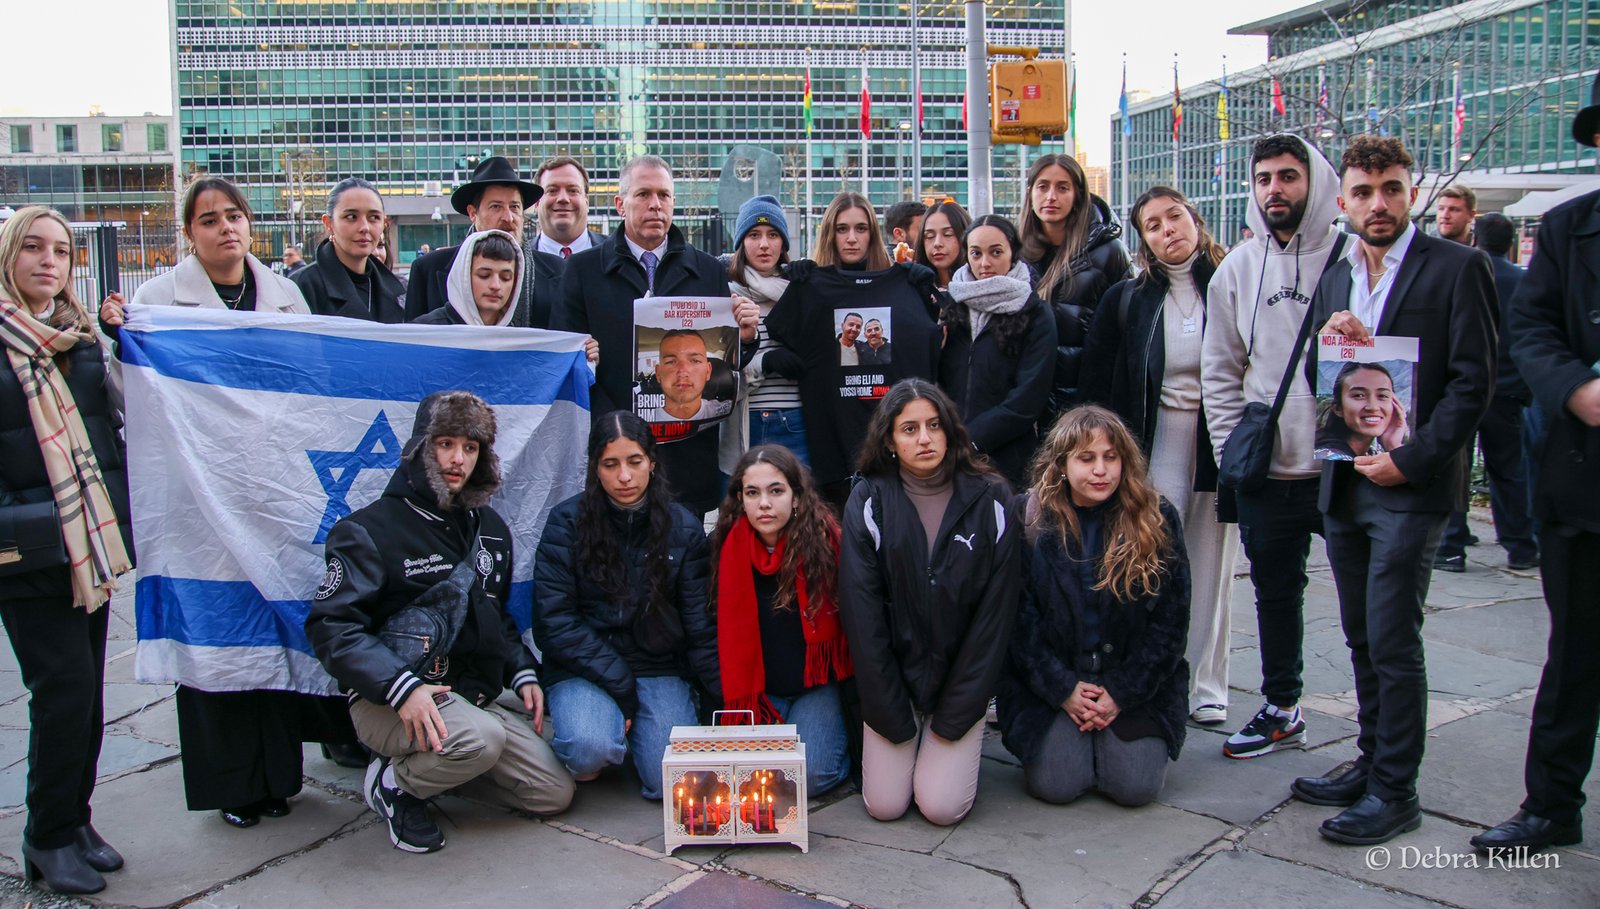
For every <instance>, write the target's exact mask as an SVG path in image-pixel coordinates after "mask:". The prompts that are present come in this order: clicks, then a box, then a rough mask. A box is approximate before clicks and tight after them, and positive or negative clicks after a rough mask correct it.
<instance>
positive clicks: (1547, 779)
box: [1472, 74, 1600, 854]
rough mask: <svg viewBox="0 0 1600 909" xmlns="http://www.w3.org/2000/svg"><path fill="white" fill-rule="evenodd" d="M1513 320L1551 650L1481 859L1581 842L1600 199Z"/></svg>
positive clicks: (1598, 640) (1599, 133) (1594, 122)
mask: <svg viewBox="0 0 1600 909" xmlns="http://www.w3.org/2000/svg"><path fill="white" fill-rule="evenodd" d="M1572 138H1573V139H1575V140H1576V141H1577V142H1578V144H1579V145H1587V146H1590V147H1594V146H1596V145H1597V144H1600V74H1597V75H1596V76H1595V82H1594V87H1593V89H1592V90H1591V92H1590V97H1589V106H1588V107H1585V108H1584V109H1583V110H1581V111H1579V112H1578V116H1577V117H1576V118H1575V119H1574V120H1573V121H1572ZM1536 249H1537V252H1535V253H1534V257H1533V261H1532V262H1531V263H1530V264H1529V266H1528V274H1527V277H1525V278H1523V280H1522V284H1521V285H1520V286H1519V287H1518V288H1517V293H1516V296H1515V297H1513V298H1512V300H1511V308H1510V311H1509V313H1508V315H1507V318H1506V331H1507V332H1508V334H1509V335H1510V336H1511V358H1512V359H1513V360H1515V361H1516V363H1517V368H1518V369H1519V370H1521V372H1522V377H1523V378H1524V379H1525V380H1526V381H1527V383H1528V387H1529V388H1530V389H1531V390H1532V391H1533V396H1534V399H1535V400H1536V402H1537V403H1538V405H1539V407H1540V408H1541V409H1542V410H1543V411H1544V414H1545V421H1546V424H1547V428H1548V435H1547V436H1546V438H1545V444H1544V450H1543V452H1541V454H1540V464H1539V474H1538V478H1537V479H1536V481H1535V486H1534V502H1533V510H1534V514H1535V515H1536V516H1537V517H1538V518H1539V520H1540V521H1541V522H1542V524H1541V529H1540V534H1539V542H1540V544H1541V549H1542V552H1541V553H1540V555H1541V557H1542V565H1541V568H1542V572H1541V575H1542V580H1543V583H1544V598H1545V603H1546V605H1547V606H1548V607H1549V609H1550V650H1549V654H1548V656H1547V657H1546V659H1545V664H1544V675H1543V677H1542V678H1540V680H1539V694H1538V696H1537V697H1535V698H1534V700H1533V728H1532V730H1531V731H1530V732H1529V735H1528V757H1527V763H1526V764H1525V766H1524V769H1523V784H1524V786H1525V787H1526V790H1527V798H1525V799H1523V801H1522V807H1521V809H1520V810H1518V811H1517V813H1516V814H1513V815H1512V816H1511V817H1510V818H1509V819H1507V820H1506V821H1504V822H1503V823H1501V824H1500V825H1498V826H1496V827H1493V828H1490V829H1489V830H1487V831H1485V832H1483V833H1480V834H1478V835H1477V836H1475V837H1473V838H1472V845H1473V846H1474V847H1476V848H1477V849H1478V850H1479V851H1480V852H1487V853H1491V854H1492V853H1493V852H1494V851H1496V850H1508V851H1509V850H1517V849H1525V850H1528V851H1536V850H1540V849H1545V848H1547V847H1550V846H1570V845H1572V844H1574V843H1577V842H1580V841H1581V840H1582V839H1583V820H1582V815H1581V813H1580V812H1581V811H1582V809H1583V802H1584V798H1583V781H1584V778H1585V777H1586V776H1588V773H1589V768H1590V766H1591V764H1592V763H1593V761H1594V748H1595V732H1596V729H1597V728H1600V661H1596V660H1595V658H1594V655H1595V653H1596V652H1600V496H1597V495H1595V494H1594V492H1593V490H1594V488H1595V486H1596V485H1597V484H1600V282H1597V281H1596V278H1600V191H1596V192H1591V193H1588V194H1586V195H1582V196H1579V197H1578V198H1576V199H1572V200H1570V201H1568V202H1565V203H1563V204H1561V205H1558V206H1556V207H1555V208H1552V209H1550V211H1548V212H1546V213H1545V216H1544V219H1543V221H1541V222H1540V224H1539V245H1538V246H1537V247H1536Z"/></svg>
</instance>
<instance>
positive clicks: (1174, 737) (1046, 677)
mask: <svg viewBox="0 0 1600 909" xmlns="http://www.w3.org/2000/svg"><path fill="white" fill-rule="evenodd" d="M1024 523H1025V527H1026V531H1025V537H1026V540H1027V545H1025V546H1024V547H1023V557H1022V574H1023V584H1022V588H1023V589H1022V607H1021V611H1020V612H1019V613H1018V616H1017V622H1016V628H1015V630H1014V633H1013V634H1012V637H1011V648H1010V653H1009V659H1008V660H1007V662H1006V668H1005V672H1004V675H1003V676H1002V678H1001V681H1000V692H999V696H998V701H999V703H998V712H999V718H1000V733H1001V736H1002V740H1003V741H1004V743H1005V746H1006V748H1008V749H1009V750H1010V751H1011V752H1012V753H1013V754H1015V755H1016V756H1017V757H1018V758H1019V759H1020V760H1021V761H1022V769H1023V779H1024V785H1025V786H1026V787H1027V790H1028V793H1029V794H1030V795H1032V796H1033V797H1035V798H1038V799H1041V800H1043V801H1047V802H1053V803H1056V804H1065V803H1067V802H1070V801H1073V800H1074V799H1076V798H1078V797H1079V796H1081V795H1083V794H1084V793H1085V792H1088V791H1089V790H1090V789H1096V790H1099V791H1100V792H1101V793H1102V794H1103V795H1105V796H1106V797H1107V798H1110V799H1111V800H1112V801H1114V802H1117V803H1118V804H1121V805H1128V806H1135V805H1144V804H1147V803H1149V802H1150V801H1152V800H1154V799H1155V797H1156V796H1157V795H1158V794H1159V793H1160V792H1161V787H1162V785H1163V783H1165V781H1166V776H1167V762H1168V761H1169V760H1171V761H1175V760H1177V759H1178V752H1179V750H1180V749H1181V748H1182V747H1183V737H1184V716H1185V714H1186V713H1187V710H1186V708H1185V706H1184V705H1185V703H1186V701H1187V696H1188V684H1189V667H1188V664H1187V662H1186V661H1185V660H1184V658H1183V648H1184V640H1185V635H1186V634H1187V631H1188V625H1189V562H1188V559H1187V557H1186V556H1185V553H1184V548H1183V534H1182V530H1181V527H1180V525H1179V523H1178V513H1177V510H1176V509H1174V508H1173V507H1172V505H1171V504H1170V503H1168V502H1167V501H1165V500H1164V499H1162V498H1161V497H1160V496H1159V495H1157V494H1156V490H1155V488H1154V487H1153V486H1151V485H1150V480H1149V478H1148V477H1147V476H1146V474H1145V461H1144V455H1143V454H1141V453H1140V452H1139V446H1138V445H1137V444H1136V443H1135V442H1134V439H1133V435H1132V434H1131V433H1130V432H1128V429H1127V427H1126V426H1124V425H1122V421H1121V420H1119V419H1117V416H1116V414H1114V413H1112V412H1110V411H1108V410H1106V409H1105V408H1102V407H1095V406H1084V407H1078V408H1074V409H1073V410H1071V411H1068V412H1067V413H1066V414H1065V415H1063V416H1062V417H1061V419H1060V420H1058V421H1057V422H1056V425H1055V428H1053V429H1051V430H1050V435H1049V436H1048V437H1047V438H1046V439H1045V442H1044V445H1043V446H1042V447H1041V448H1040V449H1039V454H1038V457H1037V458H1036V459H1035V460H1034V465H1033V487H1032V488H1031V489H1029V490H1028V494H1027V499H1026V506H1025V508H1024Z"/></svg>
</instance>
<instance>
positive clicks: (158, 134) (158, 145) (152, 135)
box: [145, 123, 167, 152]
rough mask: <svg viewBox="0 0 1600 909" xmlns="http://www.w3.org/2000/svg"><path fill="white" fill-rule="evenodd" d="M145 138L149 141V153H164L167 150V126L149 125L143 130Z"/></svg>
mask: <svg viewBox="0 0 1600 909" xmlns="http://www.w3.org/2000/svg"><path fill="white" fill-rule="evenodd" d="M145 136H146V138H147V139H148V140H149V142H148V144H149V146H150V151H153V152H164V151H166V150H167V124H165V123H152V124H150V125H149V126H148V127H146V129H145Z"/></svg>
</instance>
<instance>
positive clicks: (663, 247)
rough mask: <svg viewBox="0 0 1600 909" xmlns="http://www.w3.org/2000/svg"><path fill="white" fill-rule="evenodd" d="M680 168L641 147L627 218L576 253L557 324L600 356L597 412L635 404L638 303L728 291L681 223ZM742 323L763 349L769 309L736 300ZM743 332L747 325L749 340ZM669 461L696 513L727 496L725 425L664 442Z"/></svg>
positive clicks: (625, 203) (676, 486) (677, 489)
mask: <svg viewBox="0 0 1600 909" xmlns="http://www.w3.org/2000/svg"><path fill="white" fill-rule="evenodd" d="M672 203H673V180H672V167H671V165H669V164H668V163H667V162H666V161H665V160H663V159H661V158H659V157H657V156H655V155H640V156H639V157H637V158H634V159H633V160H631V161H629V162H628V163H627V164H626V165H624V166H623V168H622V175H621V178H620V180H619V185H618V191H617V197H616V206H617V214H618V215H620V216H621V217H622V225H621V226H620V227H618V228H617V230H616V231H615V232H614V233H613V234H612V235H611V236H610V237H607V238H606V240H605V242H603V243H601V244H599V245H598V246H595V247H594V248H592V249H588V250H585V251H583V252H580V253H573V255H572V258H570V259H568V260H567V268H566V272H565V274H564V275H563V277H562V281H561V299H560V301H559V302H557V304H556V307H555V312H554V313H553V314H552V316H551V321H550V327H551V328H554V329H557V330H559V331H572V332H578V333H580V334H586V335H591V336H593V337H594V339H595V340H597V341H599V342H600V364H599V368H598V369H597V371H596V376H595V383H594V387H593V388H592V389H591V390H590V392H589V397H590V406H589V409H590V412H591V413H592V414H593V415H594V417H595V418H596V419H598V418H599V417H601V416H603V415H604V414H606V413H609V412H610V411H613V410H629V411H631V410H632V409H633V385H634V372H635V366H634V354H633V301H634V300H636V299H638V298H640V297H681V296H698V297H726V296H728V272H727V269H726V268H724V267H723V266H722V263H720V262H718V261H717V259H716V257H714V256H711V255H709V254H707V253H705V252H702V251H700V250H698V249H695V248H694V247H693V246H690V245H689V244H688V242H687V241H685V240H684V237H683V232H682V231H680V230H679V229H678V228H676V227H674V226H673V224H672ZM735 302H736V312H737V313H738V315H739V317H740V328H741V329H742V330H744V329H746V325H745V323H746V322H747V321H748V323H749V325H748V329H747V333H748V339H747V340H748V341H750V342H752V343H751V345H750V346H751V347H752V349H753V347H754V344H753V342H754V340H755V328H756V320H757V319H759V317H760V310H759V309H757V307H756V306H755V304H753V303H751V302H750V301H748V300H737V299H736V301H735ZM743 337H744V332H743V331H742V332H741V338H743ZM661 462H662V464H663V465H664V466H665V467H666V473H667V479H668V482H670V483H671V484H672V490H673V493H674V496H675V498H676V499H677V500H678V501H679V502H681V503H682V504H683V505H685V506H686V507H687V508H688V509H689V510H690V511H692V512H694V513H695V514H697V515H704V514H705V513H706V512H708V511H710V510H711V509H713V508H715V507H716V504H717V500H718V499H719V498H720V489H719V484H718V482H717V481H718V477H719V471H718V469H717V433H715V432H699V433H695V434H693V435H690V436H688V437H687V438H683V439H680V440H677V441H673V442H672V443H671V444H667V445H663V446H662V447H661Z"/></svg>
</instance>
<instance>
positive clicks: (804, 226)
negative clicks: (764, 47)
mask: <svg viewBox="0 0 1600 909" xmlns="http://www.w3.org/2000/svg"><path fill="white" fill-rule="evenodd" d="M800 103H801V104H802V105H804V104H812V103H813V102H812V95H811V48H809V47H808V48H806V97H805V100H803V101H801V102H800ZM802 116H803V117H804V118H805V123H806V210H805V213H804V214H803V215H801V217H800V224H801V228H800V229H801V231H803V232H804V237H803V238H802V241H801V244H800V248H801V249H802V250H804V251H806V252H809V251H810V250H811V121H812V118H813V117H814V116H815V115H814V114H813V113H812V111H810V110H807V111H805V112H804V113H803V114H802Z"/></svg>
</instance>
